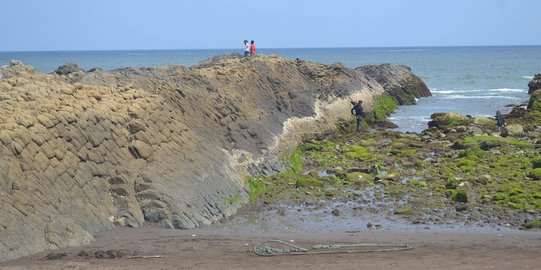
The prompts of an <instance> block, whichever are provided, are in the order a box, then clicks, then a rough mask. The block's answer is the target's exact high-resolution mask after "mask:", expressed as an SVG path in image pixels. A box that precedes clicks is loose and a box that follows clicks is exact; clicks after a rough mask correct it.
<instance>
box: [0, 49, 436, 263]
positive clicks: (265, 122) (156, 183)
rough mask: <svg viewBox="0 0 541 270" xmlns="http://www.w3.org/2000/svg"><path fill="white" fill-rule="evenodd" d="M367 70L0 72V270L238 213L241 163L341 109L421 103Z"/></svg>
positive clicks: (279, 64) (263, 155) (293, 64)
mask: <svg viewBox="0 0 541 270" xmlns="http://www.w3.org/2000/svg"><path fill="white" fill-rule="evenodd" d="M62 70H63V69H62ZM70 70H71V69H70ZM369 70H370V72H368V71H367V72H364V71H363V69H362V68H360V69H350V68H346V67H344V66H342V65H338V64H336V65H323V64H317V63H310V62H304V61H290V60H286V59H283V58H281V57H277V56H261V55H257V56H255V57H250V58H242V57H240V56H237V55H231V56H222V57H217V58H214V59H211V60H208V61H206V62H204V63H202V64H201V65H198V66H194V67H191V68H188V67H183V66H170V67H167V68H137V69H136V68H123V69H118V70H113V71H103V70H101V69H93V70H91V71H89V72H84V71H81V70H75V71H74V72H68V73H67V75H58V74H56V73H52V74H43V73H39V72H36V71H34V69H33V68H32V67H29V66H25V65H23V64H22V63H20V62H18V61H12V63H11V65H10V66H9V67H3V68H0V75H2V76H1V77H0V78H1V79H0V104H1V106H0V152H1V156H0V260H6V259H11V258H16V257H19V256H24V255H28V254H31V253H34V252H38V251H42V250H45V249H55V248H63V247H67V246H74V245H81V244H85V243H88V242H89V241H92V239H93V238H92V233H95V232H98V231H102V230H108V229H111V228H113V227H114V226H132V227H137V226H140V225H141V224H142V223H143V222H144V221H145V220H146V221H149V222H155V223H158V224H160V225H161V226H162V227H165V228H181V229H186V228H195V227H198V226H201V225H204V224H210V223H212V222H215V221H217V220H219V219H221V218H224V217H227V216H230V215H232V214H234V213H235V211H236V209H237V208H238V207H239V206H240V205H242V204H243V203H244V202H245V201H246V199H247V194H246V191H245V188H244V183H243V180H242V179H243V177H244V176H246V175H247V168H248V166H249V165H251V164H255V165H258V164H263V163H264V164H268V162H275V161H276V159H277V158H278V157H281V156H283V155H284V154H285V153H288V152H289V151H291V150H292V149H293V148H294V147H295V145H296V144H297V143H298V142H299V140H300V139H302V138H303V137H306V136H309V135H310V134H314V133H318V132H321V131H323V130H325V129H329V128H332V127H334V124H335V123H336V121H339V120H343V119H349V117H350V116H349V109H350V101H352V100H358V99H362V100H364V102H365V104H366V105H367V107H368V108H367V109H368V110H369V109H370V106H371V104H373V102H374V100H375V99H377V98H378V97H382V96H385V95H389V94H393V95H396V96H401V95H403V94H404V93H407V94H408V95H412V96H414V97H420V96H426V95H429V94H430V92H428V91H427V88H426V86H425V85H424V83H422V82H421V81H420V80H419V79H418V78H417V77H416V76H415V75H413V74H412V73H411V71H410V70H409V68H407V67H404V66H391V65H383V66H372V67H370V69H369ZM373 72H375V73H377V74H383V75H378V76H373V75H371V74H373ZM60 74H65V73H64V72H61V73H60ZM382 81H386V82H391V83H387V84H384V85H382V84H381V83H380V82H382ZM388 85H391V86H392V87H387V86H388ZM265 162H267V163H265ZM252 166H253V165H252ZM274 167H276V166H274ZM274 167H273V166H270V167H269V168H268V170H272V169H273V168H274Z"/></svg>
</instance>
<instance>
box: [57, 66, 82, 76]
mask: <svg viewBox="0 0 541 270" xmlns="http://www.w3.org/2000/svg"><path fill="white" fill-rule="evenodd" d="M76 72H78V73H84V70H83V69H82V68H80V67H79V66H78V65H77V64H73V63H67V64H65V65H62V66H60V67H58V68H57V69H55V71H54V73H56V74H58V75H69V74H72V73H76Z"/></svg>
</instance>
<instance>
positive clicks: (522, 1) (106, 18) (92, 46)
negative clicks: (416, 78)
mask: <svg viewBox="0 0 541 270" xmlns="http://www.w3.org/2000/svg"><path fill="white" fill-rule="evenodd" d="M540 11H541V0H334V1H328V0H311V1H310V0H297V1H295V0H268V1H258V0H249V1H248V0H231V1H228V0H197V1H196V0H193V1H183V0H178V1H174V0H148V1H143V0H82V1H79V0H5V1H2V3H1V5H0V15H1V17H0V18H2V20H1V21H2V23H1V24H2V30H1V37H2V38H0V51H37V50H38V51H39V50H121V49H193V48H198V49H210V48H238V47H241V46H242V40H244V39H254V40H255V41H256V44H257V45H258V47H259V48H292V47H395V46H461V45H541V20H540V18H541V16H540Z"/></svg>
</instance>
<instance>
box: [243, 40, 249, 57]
mask: <svg viewBox="0 0 541 270" xmlns="http://www.w3.org/2000/svg"><path fill="white" fill-rule="evenodd" d="M244 56H250V44H249V43H248V40H244Z"/></svg>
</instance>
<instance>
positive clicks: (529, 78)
mask: <svg viewBox="0 0 541 270" xmlns="http://www.w3.org/2000/svg"><path fill="white" fill-rule="evenodd" d="M522 78H523V79H526V80H531V79H533V76H522Z"/></svg>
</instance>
